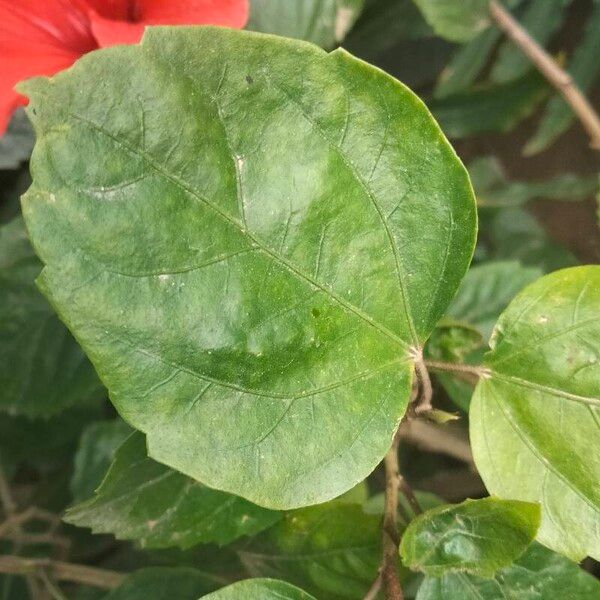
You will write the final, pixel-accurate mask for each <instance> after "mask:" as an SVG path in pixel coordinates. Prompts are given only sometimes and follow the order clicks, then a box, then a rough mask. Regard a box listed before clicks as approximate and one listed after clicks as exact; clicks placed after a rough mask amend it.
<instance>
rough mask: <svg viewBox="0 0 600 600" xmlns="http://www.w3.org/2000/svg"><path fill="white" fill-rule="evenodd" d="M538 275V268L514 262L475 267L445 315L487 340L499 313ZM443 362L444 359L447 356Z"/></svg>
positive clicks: (498, 262)
mask: <svg viewBox="0 0 600 600" xmlns="http://www.w3.org/2000/svg"><path fill="white" fill-rule="evenodd" d="M541 276H542V270H541V269H538V268H536V267H527V266H523V265H521V264H520V263H519V262H517V261H490V262H486V263H483V264H481V265H476V266H474V267H472V268H471V269H469V271H468V272H467V274H466V276H465V278H464V279H463V282H462V284H461V286H460V288H458V292H457V294H456V296H455V297H454V300H453V301H452V304H450V307H449V308H448V315H449V316H450V317H453V318H455V319H458V320H459V321H463V322H466V323H470V324H471V325H474V326H475V327H477V329H478V330H479V331H480V332H481V334H482V335H483V337H484V339H485V340H488V339H489V337H490V335H491V333H492V330H493V328H494V325H495V324H496V321H497V320H498V317H499V316H500V313H501V312H502V311H503V310H504V309H505V308H506V307H507V306H508V304H509V302H510V301H511V300H512V299H513V298H514V297H515V295H516V294H517V293H518V292H520V291H521V290H522V289H523V288H524V287H525V286H526V285H528V284H530V283H532V282H533V281H535V280H536V279H538V278H539V277H541ZM457 358H460V357H457ZM443 359H444V360H448V357H447V356H444V357H443ZM456 362H459V361H456Z"/></svg>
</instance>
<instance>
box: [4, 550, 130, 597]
mask: <svg viewBox="0 0 600 600" xmlns="http://www.w3.org/2000/svg"><path fill="white" fill-rule="evenodd" d="M0 573H3V574H5V575H35V576H37V577H43V575H42V574H43V573H46V574H49V575H51V576H52V577H53V578H54V579H56V580H58V581H70V582H73V583H81V584H83V585H89V586H92V587H97V588H101V589H105V590H112V589H114V588H116V587H118V586H119V585H121V583H122V582H123V580H124V579H125V577H126V575H125V574H124V573H118V572H116V571H108V570H106V569H98V568H95V567H87V566H85V565H76V564H72V563H67V562H62V561H58V560H50V559H45V558H40V559H33V558H22V557H20V556H11V555H4V556H0Z"/></svg>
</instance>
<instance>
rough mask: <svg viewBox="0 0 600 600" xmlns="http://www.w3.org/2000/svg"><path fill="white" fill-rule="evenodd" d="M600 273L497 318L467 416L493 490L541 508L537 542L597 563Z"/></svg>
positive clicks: (576, 273)
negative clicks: (484, 373)
mask: <svg viewBox="0 0 600 600" xmlns="http://www.w3.org/2000/svg"><path fill="white" fill-rule="evenodd" d="M598 306H600V267H598V266H589V267H575V268H571V269H565V270H563V271H558V272H556V273H553V274H551V275H547V276H545V277H543V278H542V279H539V280H538V281H537V282H535V283H534V284H532V285H530V286H529V287H527V288H526V289H525V290H524V291H523V292H521V294H519V295H518V296H517V297H516V298H515V300H513V302H512V303H511V304H510V306H509V307H508V308H507V309H506V311H504V313H503V314H502V316H501V317H500V319H499V321H498V324H497V325H496V328H495V330H494V334H493V336H492V340H491V346H492V351H491V352H490V353H489V354H488V355H487V357H486V360H485V364H486V365H487V367H488V368H489V369H490V376H489V377H484V378H482V379H481V380H480V382H479V384H478V386H477V389H476V391H475V394H474V396H473V401H472V403H471V410H470V424H471V443H472V447H473V454H474V457H475V462H476V464H477V467H478V469H479V471H480V473H481V476H482V478H483V480H484V482H485V484H486V486H487V488H488V490H489V491H490V493H493V494H496V495H498V496H501V497H504V498H516V499H520V500H525V501H530V502H540V503H541V505H542V524H541V527H540V532H539V535H538V539H539V540H540V541H541V542H542V543H544V544H546V545H547V546H549V547H550V548H552V549H554V550H557V551H558V552H561V553H563V554H566V555H567V556H569V557H572V558H574V559H576V560H579V559H581V558H582V557H584V556H586V555H591V556H593V557H595V558H599V557H600V530H599V528H598V522H599V519H600V487H599V486H598V481H599V480H600V447H599V440H600V437H599V436H598V430H599V429H600V389H599V388H600V385H599V381H600V377H599V376H600V361H599V356H600V319H599V318H598Z"/></svg>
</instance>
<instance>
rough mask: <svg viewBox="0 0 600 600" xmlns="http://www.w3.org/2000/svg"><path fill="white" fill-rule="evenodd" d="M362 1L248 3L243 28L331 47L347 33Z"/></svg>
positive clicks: (254, 0) (272, 0) (256, 0)
mask: <svg viewBox="0 0 600 600" xmlns="http://www.w3.org/2000/svg"><path fill="white" fill-rule="evenodd" d="M363 4H364V0H301V1H300V2H290V1H289V0H250V20H249V22H248V26H247V28H248V29H250V30H252V31H260V32H262V33H274V34H276V35H282V36H285V37H290V38H297V39H301V40H306V41H307V42H312V43H313V44H318V45H319V46H322V47H323V48H333V47H334V46H335V45H337V44H339V43H340V42H341V41H342V40H343V39H344V38H345V37H346V34H347V33H348V31H350V29H351V27H352V25H354V22H355V21H356V19H357V18H358V16H359V15H360V12H361V10H362V8H363Z"/></svg>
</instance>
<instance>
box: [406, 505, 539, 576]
mask: <svg viewBox="0 0 600 600" xmlns="http://www.w3.org/2000/svg"><path fill="white" fill-rule="evenodd" d="M539 524H540V508H539V505H537V504H530V503H529V502H518V501H512V500H498V499H497V498H484V499H483V500H466V501H465V502H463V503H462V504H455V505H453V504H451V505H445V506H440V507H438V508H434V509H432V510H429V511H427V512H426V513H423V514H422V515H419V516H418V517H417V518H416V519H415V520H414V521H411V523H410V525H409V526H408V527H407V529H406V531H405V532H404V533H403V534H402V542H401V544H400V556H401V557H402V562H403V563H404V565H406V566H407V567H410V568H411V569H413V570H414V571H423V573H425V574H427V575H433V576H436V577H439V576H441V575H444V574H445V573H471V574H472V575H479V576H481V577H493V575H494V573H495V572H496V571H498V570H499V569H501V568H503V567H507V566H508V565H510V564H511V563H512V562H514V560H515V559H516V558H518V557H519V556H520V555H521V554H523V552H524V551H525V549H526V548H527V546H529V544H531V542H533V540H534V538H535V534H536V533H537V530H538V527H539Z"/></svg>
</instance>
